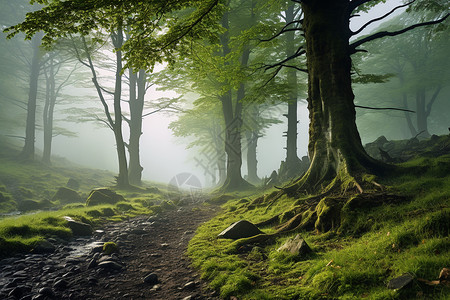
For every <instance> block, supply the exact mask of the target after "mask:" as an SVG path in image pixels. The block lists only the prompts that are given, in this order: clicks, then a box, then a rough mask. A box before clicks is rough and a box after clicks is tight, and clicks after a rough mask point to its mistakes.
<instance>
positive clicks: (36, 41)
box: [19, 32, 43, 160]
mask: <svg viewBox="0 0 450 300" xmlns="http://www.w3.org/2000/svg"><path fill="white" fill-rule="evenodd" d="M42 36H43V34H42V33H41V32H39V33H37V34H35V35H34V36H33V38H32V39H31V45H32V50H33V58H32V59H31V66H30V82H29V91H28V102H27V121H26V127H25V144H24V146H23V148H22V152H21V153H20V155H19V158H20V159H23V160H34V151H35V150H34V143H35V140H36V107H37V90H38V80H39V73H40V66H41V63H40V60H41V50H40V45H41V40H42Z"/></svg>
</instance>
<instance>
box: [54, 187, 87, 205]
mask: <svg viewBox="0 0 450 300" xmlns="http://www.w3.org/2000/svg"><path fill="white" fill-rule="evenodd" d="M52 201H59V202H60V203H61V204H69V203H77V202H83V200H82V199H81V197H80V195H78V193H77V192H76V191H74V190H72V189H69V188H66V187H60V188H59V189H58V191H57V192H56V193H55V195H54V196H53V198H52Z"/></svg>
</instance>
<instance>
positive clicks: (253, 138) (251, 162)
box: [245, 130, 261, 184]
mask: <svg viewBox="0 0 450 300" xmlns="http://www.w3.org/2000/svg"><path fill="white" fill-rule="evenodd" d="M245 138H246V140H247V171H248V178H247V180H248V181H249V182H250V183H253V184H256V183H259V182H260V181H261V179H260V178H259V177H258V160H257V158H256V149H257V147H258V139H259V132H258V131H257V130H255V131H246V132H245Z"/></svg>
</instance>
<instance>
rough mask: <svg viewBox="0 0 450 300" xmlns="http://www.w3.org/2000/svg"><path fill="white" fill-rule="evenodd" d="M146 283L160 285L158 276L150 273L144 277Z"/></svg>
mask: <svg viewBox="0 0 450 300" xmlns="http://www.w3.org/2000/svg"><path fill="white" fill-rule="evenodd" d="M144 282H145V283H148V284H152V285H155V284H157V283H158V275H156V274H155V273H150V274H148V275H147V276H145V277H144Z"/></svg>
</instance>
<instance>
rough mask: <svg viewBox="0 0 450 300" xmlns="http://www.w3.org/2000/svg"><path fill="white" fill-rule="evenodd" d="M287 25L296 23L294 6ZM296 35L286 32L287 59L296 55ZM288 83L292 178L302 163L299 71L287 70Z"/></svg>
mask: <svg viewBox="0 0 450 300" xmlns="http://www.w3.org/2000/svg"><path fill="white" fill-rule="evenodd" d="M285 13H286V24H289V23H292V22H293V21H294V5H293V4H292V5H289V7H288V8H287V10H286V12H285ZM294 39H295V35H294V32H293V31H289V32H286V57H291V56H292V55H294V53H295V45H294ZM287 82H288V86H289V88H290V91H289V98H288V113H287V119H288V129H287V135H286V171H287V172H286V174H283V176H286V177H287V178H292V177H294V176H295V175H299V174H298V172H299V168H300V166H301V161H300V159H299V158H298V156H297V135H298V133H297V124H298V120H297V95H298V85H297V71H296V70H295V69H288V70H287Z"/></svg>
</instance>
